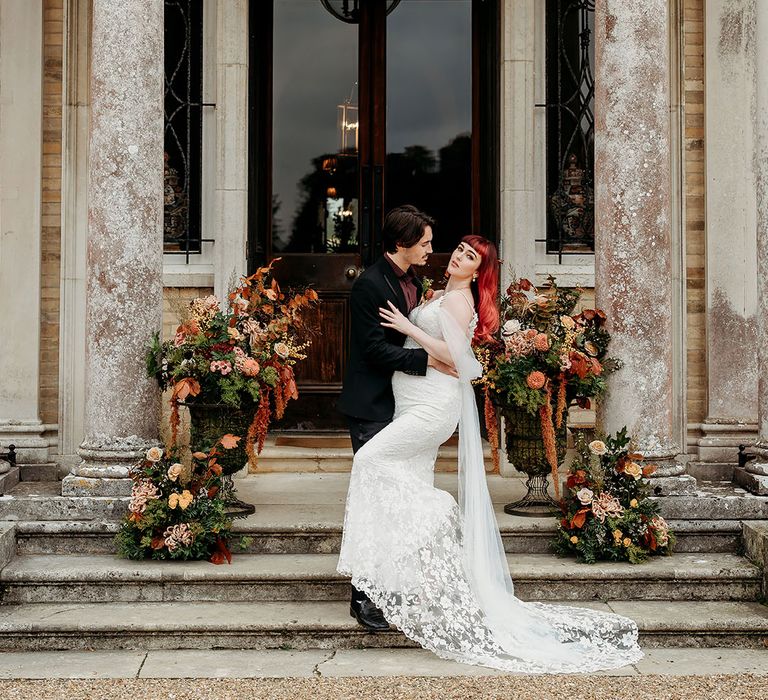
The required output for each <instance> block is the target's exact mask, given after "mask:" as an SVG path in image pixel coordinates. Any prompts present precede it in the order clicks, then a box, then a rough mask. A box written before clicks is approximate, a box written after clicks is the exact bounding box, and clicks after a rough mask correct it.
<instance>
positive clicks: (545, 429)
mask: <svg viewBox="0 0 768 700" xmlns="http://www.w3.org/2000/svg"><path fill="white" fill-rule="evenodd" d="M544 393H545V394H546V401H545V403H544V405H543V406H542V407H541V408H540V409H539V419H540V420H541V436H542V439H543V441H544V454H546V456H547V461H548V462H549V466H550V468H551V470H552V481H553V483H554V486H555V497H556V498H557V500H558V501H559V500H560V475H559V472H558V468H557V443H556V442H555V426H554V424H553V423H552V390H551V388H550V385H549V382H547V385H546V386H545V387H544Z"/></svg>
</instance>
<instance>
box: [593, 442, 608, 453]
mask: <svg viewBox="0 0 768 700" xmlns="http://www.w3.org/2000/svg"><path fill="white" fill-rule="evenodd" d="M589 451H590V452H591V453H592V454H593V455H600V456H601V457H602V456H603V455H604V454H605V453H606V452H608V448H607V447H606V446H605V443H604V442H603V441H602V440H592V442H590V443H589Z"/></svg>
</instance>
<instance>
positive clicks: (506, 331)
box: [501, 318, 520, 336]
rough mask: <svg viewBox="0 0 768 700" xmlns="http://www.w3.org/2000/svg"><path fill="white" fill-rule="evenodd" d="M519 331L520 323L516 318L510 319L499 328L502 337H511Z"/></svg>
mask: <svg viewBox="0 0 768 700" xmlns="http://www.w3.org/2000/svg"><path fill="white" fill-rule="evenodd" d="M519 330H520V321H518V320H517V319H516V318H511V319H509V321H507V322H506V323H505V324H504V325H503V326H502V327H501V334H502V335H503V336H508V335H512V334H514V333H517V331H519Z"/></svg>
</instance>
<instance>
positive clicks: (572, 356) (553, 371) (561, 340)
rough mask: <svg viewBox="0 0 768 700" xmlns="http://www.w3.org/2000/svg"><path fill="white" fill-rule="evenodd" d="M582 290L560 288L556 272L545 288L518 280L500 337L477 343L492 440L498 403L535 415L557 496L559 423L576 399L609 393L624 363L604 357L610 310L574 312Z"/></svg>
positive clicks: (494, 440) (504, 304)
mask: <svg viewBox="0 0 768 700" xmlns="http://www.w3.org/2000/svg"><path fill="white" fill-rule="evenodd" d="M580 296H581V292H580V290H574V289H564V288H559V287H558V286H557V284H556V283H555V279H554V277H551V276H550V277H549V278H548V282H547V285H546V286H545V287H543V288H542V289H537V288H536V287H534V286H533V284H532V283H531V282H530V281H529V280H527V279H520V280H517V281H516V282H514V283H513V284H511V285H510V286H509V288H508V289H507V291H506V294H505V295H503V296H502V299H501V306H500V308H501V318H500V323H501V326H500V330H499V334H498V337H497V338H496V341H495V342H493V343H489V344H486V345H483V346H481V347H478V348H477V349H476V353H477V355H478V358H479V359H480V361H481V363H482V364H483V366H484V370H485V371H484V373H483V377H482V379H481V383H482V384H483V385H484V388H485V418H486V426H487V428H488V434H489V441H490V442H491V446H492V447H493V446H494V444H496V445H498V436H497V435H496V421H497V419H496V411H495V407H496V406H500V407H502V408H511V407H516V408H518V409H521V410H523V411H525V412H526V413H529V414H531V415H532V416H536V415H538V417H539V420H540V424H541V434H542V436H543V439H544V448H545V454H546V457H547V462H548V464H549V466H550V468H551V471H552V477H553V481H554V485H555V492H556V494H557V497H558V498H559V497H560V494H559V483H558V482H559V479H558V456H557V446H556V438H555V429H556V428H557V429H560V428H561V427H562V426H563V425H564V423H565V421H566V419H567V415H566V414H567V410H568V407H569V406H570V405H571V403H573V402H576V403H577V404H578V405H579V406H582V407H584V408H589V406H590V401H591V399H593V398H595V397H599V396H601V395H602V394H603V393H604V392H605V389H606V375H607V374H608V373H609V372H611V371H613V370H615V369H618V367H619V366H620V362H619V361H618V360H616V359H613V358H609V357H608V356H607V353H608V344H609V342H610V339H611V337H610V334H609V333H608V331H607V330H606V329H605V321H606V316H605V313H604V312H603V311H601V310H600V309H584V310H582V311H581V312H580V313H574V309H575V307H576V304H577V302H578V301H579V298H580ZM497 460H498V457H497V455H496V450H495V449H494V462H495V463H497Z"/></svg>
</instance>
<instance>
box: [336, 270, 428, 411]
mask: <svg viewBox="0 0 768 700" xmlns="http://www.w3.org/2000/svg"><path fill="white" fill-rule="evenodd" d="M414 283H415V284H416V290H417V302H418V299H420V297H421V289H422V287H421V280H419V279H418V278H416V279H414ZM388 301H391V302H392V303H394V304H395V305H396V306H397V307H398V308H399V309H400V311H402V312H403V314H405V315H406V316H407V315H408V307H407V304H406V301H405V294H403V290H402V287H401V286H400V281H399V280H398V278H397V275H395V272H394V270H393V269H392V266H391V265H390V264H389V262H387V260H386V259H385V258H384V256H382V257H380V258H379V259H378V260H377V261H376V262H375V263H374V264H373V265H371V266H370V267H369V268H368V269H366V270H365V272H363V274H362V275H360V277H358V279H357V281H356V282H355V284H354V285H353V287H352V296H351V301H350V306H351V314H352V338H351V342H350V356H349V366H348V367H347V375H346V377H345V378H344V388H343V389H342V391H341V396H340V397H339V402H338V404H337V406H338V409H339V410H340V411H341V412H342V413H344V414H345V415H347V416H349V417H351V418H358V419H361V420H368V421H382V422H384V421H389V420H391V419H392V415H393V414H394V412H395V399H394V397H393V395H392V374H393V373H394V372H396V371H398V370H399V371H401V372H407V373H408V374H417V375H422V376H423V375H425V374H426V373H427V353H426V351H425V350H422V349H421V348H415V349H406V348H403V343H404V342H405V336H404V335H403V334H402V333H399V332H398V331H396V330H393V329H391V328H384V326H382V325H381V321H382V319H381V316H379V307H384V308H387V302H388Z"/></svg>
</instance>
